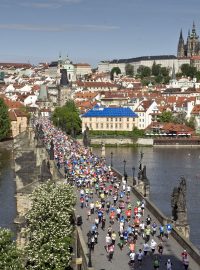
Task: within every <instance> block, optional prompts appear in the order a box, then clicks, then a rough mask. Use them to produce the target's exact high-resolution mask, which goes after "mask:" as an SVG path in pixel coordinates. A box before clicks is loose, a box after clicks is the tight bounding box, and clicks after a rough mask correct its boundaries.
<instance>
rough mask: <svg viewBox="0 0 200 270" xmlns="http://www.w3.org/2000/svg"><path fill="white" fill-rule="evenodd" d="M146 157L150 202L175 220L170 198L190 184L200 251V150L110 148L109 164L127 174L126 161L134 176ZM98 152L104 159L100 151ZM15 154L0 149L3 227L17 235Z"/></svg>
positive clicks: (193, 235)
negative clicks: (184, 183) (181, 182)
mask: <svg viewBox="0 0 200 270" xmlns="http://www.w3.org/2000/svg"><path fill="white" fill-rule="evenodd" d="M141 151H142V152H143V153H144V157H143V164H144V165H146V166H147V177H148V178H149V180H150V199H151V200H152V201H153V202H154V203H155V205H156V206H157V207H159V208H160V209H161V210H162V212H163V213H164V214H165V215H167V216H171V206H170V196H171V193H172V190H173V188H174V186H177V185H178V183H179V180H180V176H185V178H186V181H187V207H188V220H189V224H190V230H191V233H190V240H191V241H192V242H193V243H194V244H195V245H196V246H197V247H198V248H199V249H200V226H199V223H200V202H199V200H200V149H198V148H197V149H195V148H175V147H173V148H153V147H152V148H151V147H144V148H132V147H116V148H114V147H110V148H109V147H107V148H106V157H107V158H106V160H107V163H108V164H109V163H110V161H111V154H110V153H111V152H113V165H114V167H115V168H116V169H117V170H119V171H120V172H122V173H123V170H124V163H123V160H124V159H125V160H126V171H127V173H128V175H129V176H132V175H133V173H132V167H135V168H136V170H135V175H137V172H138V166H139V159H140V152H141ZM94 152H95V153H96V154H98V155H101V151H100V149H99V148H96V149H94ZM11 157H12V152H11V150H6V149H3V148H1V147H0V227H7V228H10V229H12V230H14V231H15V226H14V224H13V220H14V218H15V217H16V201H15V197H14V195H15V181H14V173H13V170H12V169H11V167H12V159H11Z"/></svg>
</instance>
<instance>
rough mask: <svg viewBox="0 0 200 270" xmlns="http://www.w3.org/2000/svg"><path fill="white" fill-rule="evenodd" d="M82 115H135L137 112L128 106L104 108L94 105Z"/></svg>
mask: <svg viewBox="0 0 200 270" xmlns="http://www.w3.org/2000/svg"><path fill="white" fill-rule="evenodd" d="M82 117H137V114H136V113H134V112H133V111H132V110H131V109H130V108H122V107H114V108H106V107H100V106H98V105H96V106H95V107H94V108H93V109H91V110H89V111H87V112H86V113H85V114H83V115H82Z"/></svg>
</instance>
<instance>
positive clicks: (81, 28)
mask: <svg viewBox="0 0 200 270" xmlns="http://www.w3.org/2000/svg"><path fill="white" fill-rule="evenodd" d="M0 29H4V30H23V31H40V32H70V31H72V32H73V31H92V32H93V31H112V30H117V29H119V27H118V26H112V25H93V24H88V25H87V24H85V25H84V24H83V25H78V24H77V25H75V24H74V25H73V24H69V25H62V26H45V25H30V24H0Z"/></svg>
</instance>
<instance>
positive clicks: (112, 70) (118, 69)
mask: <svg viewBox="0 0 200 270" xmlns="http://www.w3.org/2000/svg"><path fill="white" fill-rule="evenodd" d="M114 74H116V75H119V74H121V69H120V68H119V67H113V68H112V69H111V72H110V79H111V80H112V81H113V79H114Z"/></svg>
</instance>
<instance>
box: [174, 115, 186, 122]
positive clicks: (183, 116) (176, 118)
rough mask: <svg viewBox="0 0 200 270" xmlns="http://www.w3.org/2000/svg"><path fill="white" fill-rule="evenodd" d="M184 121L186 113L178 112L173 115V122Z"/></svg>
mask: <svg viewBox="0 0 200 270" xmlns="http://www.w3.org/2000/svg"><path fill="white" fill-rule="evenodd" d="M185 122H186V113H185V112H179V113H178V114H177V115H176V116H174V117H173V123H175V124H185Z"/></svg>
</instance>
